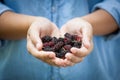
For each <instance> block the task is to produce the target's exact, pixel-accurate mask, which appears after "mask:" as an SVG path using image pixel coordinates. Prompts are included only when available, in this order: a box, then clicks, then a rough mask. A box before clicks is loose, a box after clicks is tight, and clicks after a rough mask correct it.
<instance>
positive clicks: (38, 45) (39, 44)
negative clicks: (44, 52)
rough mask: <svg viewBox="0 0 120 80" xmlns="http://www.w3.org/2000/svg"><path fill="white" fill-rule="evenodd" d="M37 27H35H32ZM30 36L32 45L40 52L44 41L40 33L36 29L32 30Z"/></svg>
mask: <svg viewBox="0 0 120 80" xmlns="http://www.w3.org/2000/svg"><path fill="white" fill-rule="evenodd" d="M32 26H35V25H32ZM28 34H29V36H30V39H31V41H32V43H33V44H34V45H35V47H36V48H37V49H38V50H40V49H41V48H42V41H41V39H40V33H39V31H38V29H37V28H36V27H34V29H30V30H29V31H28Z"/></svg>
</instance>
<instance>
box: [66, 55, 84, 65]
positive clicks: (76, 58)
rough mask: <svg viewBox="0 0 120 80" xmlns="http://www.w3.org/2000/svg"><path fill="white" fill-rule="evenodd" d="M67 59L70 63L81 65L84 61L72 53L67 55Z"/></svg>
mask: <svg viewBox="0 0 120 80" xmlns="http://www.w3.org/2000/svg"><path fill="white" fill-rule="evenodd" d="M65 57H66V59H68V60H69V61H71V62H73V63H79V62H81V61H82V60H83V57H77V56H75V55H74V54H72V53H67V54H66V55H65Z"/></svg>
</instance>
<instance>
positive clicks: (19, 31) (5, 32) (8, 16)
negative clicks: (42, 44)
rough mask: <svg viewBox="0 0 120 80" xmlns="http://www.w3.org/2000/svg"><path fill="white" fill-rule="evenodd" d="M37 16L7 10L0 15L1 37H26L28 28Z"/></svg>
mask: <svg viewBox="0 0 120 80" xmlns="http://www.w3.org/2000/svg"><path fill="white" fill-rule="evenodd" d="M35 20H36V17H33V16H28V15H22V14H16V13H14V12H11V11H6V12H4V13H3V14H1V15H0V38H1V39H21V38H24V37H26V35H27V30H28V28H29V26H30V25H31V23H32V22H33V21H35Z"/></svg>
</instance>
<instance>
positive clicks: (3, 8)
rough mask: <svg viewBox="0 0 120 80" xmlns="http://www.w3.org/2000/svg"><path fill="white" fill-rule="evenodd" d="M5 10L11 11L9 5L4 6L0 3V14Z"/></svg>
mask: <svg viewBox="0 0 120 80" xmlns="http://www.w3.org/2000/svg"><path fill="white" fill-rule="evenodd" d="M5 11H12V9H10V8H9V7H7V6H5V5H4V4H2V3H0V15H1V14H2V13H4V12H5Z"/></svg>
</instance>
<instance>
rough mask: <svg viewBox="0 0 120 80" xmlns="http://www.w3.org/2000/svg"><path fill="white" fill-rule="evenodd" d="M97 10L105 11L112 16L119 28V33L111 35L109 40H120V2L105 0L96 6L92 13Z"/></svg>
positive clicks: (108, 37)
mask: <svg viewBox="0 0 120 80" xmlns="http://www.w3.org/2000/svg"><path fill="white" fill-rule="evenodd" d="M97 9H103V10H105V11H107V12H108V13H109V14H110V15H112V17H113V18H114V19H115V21H116V23H117V24H118V26H119V31H118V32H117V33H115V34H110V35H109V36H107V39H112V38H114V39H116V38H118V37H119V38H120V2H118V1H116V0H104V1H103V2H101V3H98V4H96V5H95V6H94V7H93V9H92V11H95V10H97Z"/></svg>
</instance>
